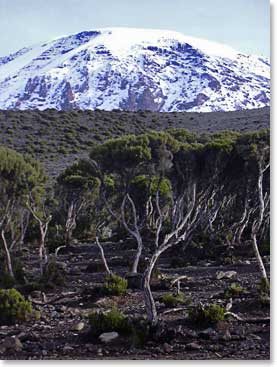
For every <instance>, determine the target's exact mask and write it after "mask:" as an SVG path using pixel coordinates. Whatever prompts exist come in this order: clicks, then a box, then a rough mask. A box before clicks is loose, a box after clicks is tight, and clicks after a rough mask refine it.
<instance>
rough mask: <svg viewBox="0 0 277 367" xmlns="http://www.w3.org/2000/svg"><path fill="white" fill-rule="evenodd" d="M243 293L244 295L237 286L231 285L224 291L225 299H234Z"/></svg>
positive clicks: (241, 289) (241, 288)
mask: <svg viewBox="0 0 277 367" xmlns="http://www.w3.org/2000/svg"><path fill="white" fill-rule="evenodd" d="M243 293H245V289H244V288H243V287H241V286H240V285H239V284H236V283H232V284H231V285H229V286H228V287H227V288H226V289H225V291H224V297H225V298H236V297H240V296H241V295H242V294H243Z"/></svg>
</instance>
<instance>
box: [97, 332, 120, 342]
mask: <svg viewBox="0 0 277 367" xmlns="http://www.w3.org/2000/svg"><path fill="white" fill-rule="evenodd" d="M118 337H119V334H118V333H117V332H115V331H112V332H110V333H103V334H101V335H100V336H99V339H100V340H101V342H103V343H110V342H111V341H113V340H115V339H117V338H118Z"/></svg>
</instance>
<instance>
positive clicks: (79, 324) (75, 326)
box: [71, 321, 85, 331]
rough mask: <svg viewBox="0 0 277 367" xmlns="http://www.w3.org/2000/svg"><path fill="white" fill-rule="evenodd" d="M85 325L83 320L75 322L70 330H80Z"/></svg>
mask: <svg viewBox="0 0 277 367" xmlns="http://www.w3.org/2000/svg"><path fill="white" fill-rule="evenodd" d="M84 327H85V323H84V322H82V321H81V322H78V323H77V324H75V325H73V326H72V327H71V331H81V330H83V329H84Z"/></svg>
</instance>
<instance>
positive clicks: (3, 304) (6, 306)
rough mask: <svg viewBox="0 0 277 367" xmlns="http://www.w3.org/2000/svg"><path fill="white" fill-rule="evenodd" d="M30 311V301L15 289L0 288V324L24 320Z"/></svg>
mask: <svg viewBox="0 0 277 367" xmlns="http://www.w3.org/2000/svg"><path fill="white" fill-rule="evenodd" d="M31 313H32V307H31V303H30V302H29V301H26V300H25V298H24V297H23V296H22V294H20V293H19V292H18V291H17V290H15V289H14V288H12V289H0V324H2V325H3V324H4V325H5V324H14V323H16V322H23V321H26V320H27V319H28V317H29V316H30V315H31Z"/></svg>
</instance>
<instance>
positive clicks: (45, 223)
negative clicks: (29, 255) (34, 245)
mask: <svg viewBox="0 0 277 367" xmlns="http://www.w3.org/2000/svg"><path fill="white" fill-rule="evenodd" d="M27 207H28V209H29V210H30V212H31V214H32V215H33V217H34V219H35V220H36V221H37V222H38V224H39V230H40V241H39V263H40V273H41V275H43V271H44V266H45V265H46V264H47V261H48V256H47V250H46V236H47V232H48V227H49V223H50V221H51V220H52V215H51V214H48V213H47V208H46V205H45V202H43V203H42V204H41V208H38V207H37V205H36V204H35V203H34V201H33V199H32V198H31V197H30V198H29V201H28V202H27Z"/></svg>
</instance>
